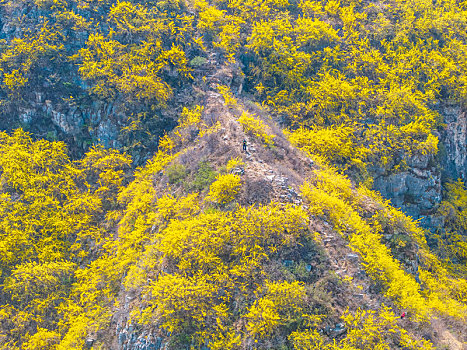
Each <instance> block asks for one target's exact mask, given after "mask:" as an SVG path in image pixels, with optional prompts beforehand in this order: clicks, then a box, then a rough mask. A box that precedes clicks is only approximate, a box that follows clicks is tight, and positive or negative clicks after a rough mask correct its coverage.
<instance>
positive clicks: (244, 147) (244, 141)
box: [243, 139, 246, 152]
mask: <svg viewBox="0 0 467 350" xmlns="http://www.w3.org/2000/svg"><path fill="white" fill-rule="evenodd" d="M243 152H246V140H245V139H244V140H243Z"/></svg>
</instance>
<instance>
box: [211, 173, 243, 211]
mask: <svg viewBox="0 0 467 350" xmlns="http://www.w3.org/2000/svg"><path fill="white" fill-rule="evenodd" d="M240 182H241V180H240V176H238V175H233V174H226V175H218V176H217V177H216V181H214V182H213V183H212V185H211V187H210V188H209V198H210V199H212V200H213V201H215V202H217V203H219V204H227V203H229V202H231V201H233V200H234V198H235V195H236V194H237V193H238V191H239V190H240V185H241V184H240Z"/></svg>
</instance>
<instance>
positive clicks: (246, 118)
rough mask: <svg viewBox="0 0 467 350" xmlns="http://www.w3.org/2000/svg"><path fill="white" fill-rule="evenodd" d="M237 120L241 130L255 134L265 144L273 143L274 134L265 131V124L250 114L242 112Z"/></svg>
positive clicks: (270, 144)
mask: <svg viewBox="0 0 467 350" xmlns="http://www.w3.org/2000/svg"><path fill="white" fill-rule="evenodd" d="M238 121H239V122H240V124H242V126H243V130H244V131H245V132H246V133H251V134H253V135H255V136H256V137H257V138H258V139H260V140H261V141H263V142H264V143H265V144H266V145H268V146H272V145H274V137H275V136H274V135H270V134H268V133H267V132H266V130H267V128H268V127H267V126H266V125H265V124H264V123H263V122H262V121H261V120H259V119H256V118H255V117H253V116H252V115H250V114H248V113H246V112H243V113H242V115H241V116H240V117H239V118H238Z"/></svg>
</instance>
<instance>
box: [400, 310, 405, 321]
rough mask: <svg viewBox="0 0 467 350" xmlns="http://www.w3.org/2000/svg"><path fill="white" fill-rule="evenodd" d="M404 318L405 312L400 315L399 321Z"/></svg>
mask: <svg viewBox="0 0 467 350" xmlns="http://www.w3.org/2000/svg"><path fill="white" fill-rule="evenodd" d="M404 317H405V311H404V312H403V313H402V315H401V319H403V318H404Z"/></svg>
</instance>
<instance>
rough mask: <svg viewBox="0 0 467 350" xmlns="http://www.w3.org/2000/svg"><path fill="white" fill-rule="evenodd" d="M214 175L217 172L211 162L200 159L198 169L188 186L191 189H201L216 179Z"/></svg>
mask: <svg viewBox="0 0 467 350" xmlns="http://www.w3.org/2000/svg"><path fill="white" fill-rule="evenodd" d="M216 175H217V173H216V171H214V169H213V168H212V166H211V164H209V162H208V161H202V162H200V163H199V168H198V171H197V172H196V175H195V177H194V179H193V181H192V182H191V184H189V186H188V187H189V189H190V190H192V191H202V190H204V189H205V188H207V187H208V186H209V185H211V184H212V183H213V182H214V181H215V180H216Z"/></svg>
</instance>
